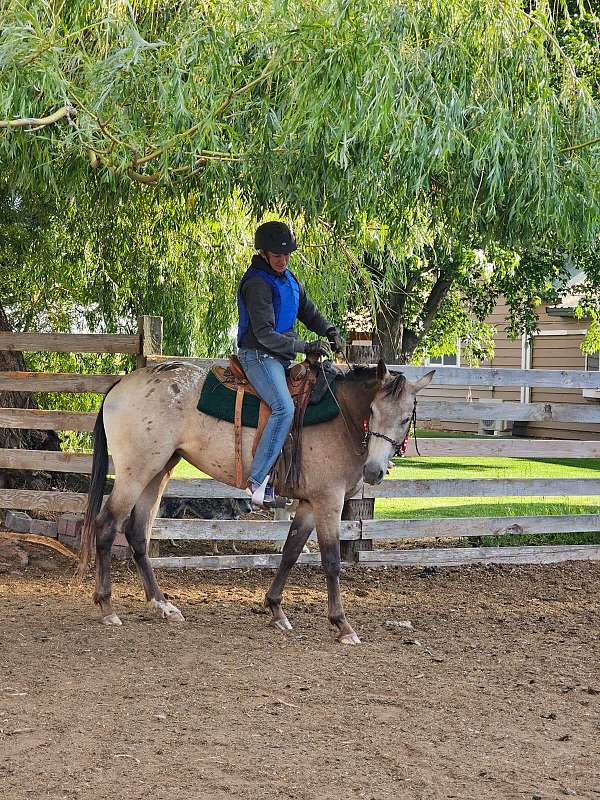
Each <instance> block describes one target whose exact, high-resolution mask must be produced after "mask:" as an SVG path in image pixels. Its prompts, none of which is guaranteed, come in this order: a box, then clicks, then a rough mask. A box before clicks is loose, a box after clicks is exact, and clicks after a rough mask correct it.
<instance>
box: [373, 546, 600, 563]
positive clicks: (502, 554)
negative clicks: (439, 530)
mask: <svg viewBox="0 0 600 800" xmlns="http://www.w3.org/2000/svg"><path fill="white" fill-rule="evenodd" d="M358 560H359V563H361V564H370V565H371V566H438V567H451V566H465V565H468V564H556V563H560V562H563V561H600V545H595V544H571V545H538V546H536V547H453V548H437V547H430V548H425V549H419V550H371V551H364V552H360V553H359V554H358Z"/></svg>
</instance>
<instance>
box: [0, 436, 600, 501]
mask: <svg viewBox="0 0 600 800" xmlns="http://www.w3.org/2000/svg"><path fill="white" fill-rule="evenodd" d="M419 450H420V451H421V455H423V456H465V457H470V456H472V457H477V456H479V457H482V458H483V457H500V456H504V457H511V458H600V441H596V442H594V441H576V440H575V441H569V440H562V441H560V440H556V439H548V440H546V439H537V440H536V439H525V440H521V439H495V438H494V439H489V440H488V439H483V440H482V439H421V440H419ZM407 454H408V455H416V452H415V450H414V441H412V440H411V443H410V445H409V448H408V450H407ZM0 469H31V470H46V471H48V472H80V473H83V474H88V475H89V474H91V471H92V457H91V455H90V456H89V455H85V454H84V453H64V452H63V453H55V452H52V451H46V450H19V449H14V450H11V449H0ZM113 469H114V467H113V464H112V459H111V461H110V464H109V472H111V473H112V471H113ZM189 480H196V481H197V483H199V480H200V479H189ZM171 484H172V485H171V488H170V489H169V493H168V496H170V497H179V496H181V497H185V496H186V495H187V492H188V489H187V488H186V487H187V486H188V480H186V479H183V480H180V481H172V482H171ZM219 487H221V490H222V491H223V494H222V495H220V496H222V497H225V496H227V497H238V498H243V497H245V496H246V495H245V492H244V491H243V490H241V489H234V488H233V487H231V486H225V484H219ZM217 490H218V487H217V486H216V484H215V485H213V484H211V485H210V486H208V485H207V486H205V487H204V490H203V491H204V494H203V495H202V496H203V497H214V496H219V495H215V494H214V492H216V491H217ZM369 491H370V490H369ZM194 493H195V496H196V497H198V496H199V494H197V493H196V489H194Z"/></svg>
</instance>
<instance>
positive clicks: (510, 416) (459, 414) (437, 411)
mask: <svg viewBox="0 0 600 800" xmlns="http://www.w3.org/2000/svg"><path fill="white" fill-rule="evenodd" d="M417 416H418V418H419V419H440V420H462V421H466V422H476V421H478V420H481V419H507V420H518V421H531V422H589V423H592V424H596V425H598V424H600V403H599V404H594V403H589V404H587V405H586V404H584V403H515V402H512V401H504V402H503V401H491V400H472V401H470V402H469V401H456V400H419V403H418V405H417Z"/></svg>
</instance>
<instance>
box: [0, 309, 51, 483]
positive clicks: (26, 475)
mask: <svg viewBox="0 0 600 800" xmlns="http://www.w3.org/2000/svg"><path fill="white" fill-rule="evenodd" d="M0 331H12V327H11V325H10V322H9V320H8V317H7V316H6V313H5V311H4V309H3V308H2V306H0ZM0 371H4V372H6V371H16V372H24V371H25V361H24V359H23V354H22V353H19V352H13V351H9V350H0ZM0 407H3V408H37V404H36V402H35V400H34V399H33V398H32V396H31V395H30V394H27V393H25V392H2V391H0ZM0 447H2V448H14V447H18V448H22V449H26V450H60V441H59V438H58V436H57V435H56V433H55V432H54V431H34V430H28V429H22V428H0ZM50 484H51V480H50V475H49V474H48V473H45V472H28V471H17V470H9V471H5V472H3V474H2V475H0V488H2V487H5V488H12V489H14V488H18V489H25V488H35V489H46V488H49V487H50Z"/></svg>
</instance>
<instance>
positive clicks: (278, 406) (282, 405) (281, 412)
mask: <svg viewBox="0 0 600 800" xmlns="http://www.w3.org/2000/svg"><path fill="white" fill-rule="evenodd" d="M271 413H272V414H274V415H275V416H277V417H280V418H281V419H285V420H286V421H288V422H291V421H292V419H293V418H294V401H293V400H292V398H291V397H289V396H288V397H281V398H280V399H279V400H278V402H277V403H274V404H273V406H272V408H271Z"/></svg>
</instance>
